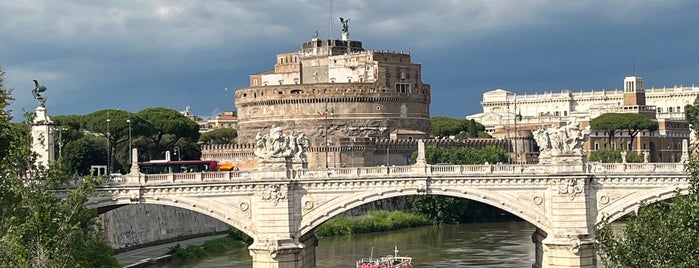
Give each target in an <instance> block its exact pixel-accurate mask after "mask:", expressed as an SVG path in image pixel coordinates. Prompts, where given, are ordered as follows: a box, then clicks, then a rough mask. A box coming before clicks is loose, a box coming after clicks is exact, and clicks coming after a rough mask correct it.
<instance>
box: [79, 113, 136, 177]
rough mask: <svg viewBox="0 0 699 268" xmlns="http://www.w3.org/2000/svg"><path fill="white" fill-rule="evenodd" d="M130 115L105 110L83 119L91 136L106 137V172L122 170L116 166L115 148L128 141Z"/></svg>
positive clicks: (119, 166) (120, 166)
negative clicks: (107, 152)
mask: <svg viewBox="0 0 699 268" xmlns="http://www.w3.org/2000/svg"><path fill="white" fill-rule="evenodd" d="M131 117H132V116H131V113H129V112H127V111H122V110H114V109H106V110H100V111H96V112H93V113H91V114H88V115H85V116H84V117H83V119H84V121H83V122H84V124H85V128H86V129H87V130H88V131H90V132H92V133H93V134H98V135H99V136H102V137H107V140H108V141H107V142H108V146H109V147H108V148H109V150H108V151H109V158H108V159H107V161H108V162H107V166H108V168H109V170H108V172H109V173H112V172H114V171H115V170H118V169H120V168H122V165H121V164H119V165H117V162H116V158H115V155H116V152H117V146H118V145H120V144H123V143H126V142H128V140H129V122H128V120H129V119H130V118H131Z"/></svg>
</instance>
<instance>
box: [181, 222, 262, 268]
mask: <svg viewBox="0 0 699 268" xmlns="http://www.w3.org/2000/svg"><path fill="white" fill-rule="evenodd" d="M250 244H252V239H251V238H250V237H248V236H247V235H245V234H243V233H242V232H240V231H238V230H235V229H234V230H231V231H230V232H229V233H228V236H226V237H222V238H217V239H212V240H208V241H206V242H204V243H203V244H201V245H200V246H189V247H186V248H183V247H182V246H180V244H177V245H176V246H174V247H172V248H170V251H169V252H168V254H169V255H171V256H172V259H171V260H170V262H171V263H173V264H183V263H191V262H196V261H198V260H201V259H204V258H206V257H208V256H217V255H221V254H224V253H226V252H228V251H230V250H232V249H236V248H242V247H247V246H248V245H250Z"/></svg>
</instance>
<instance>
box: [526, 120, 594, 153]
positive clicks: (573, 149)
mask: <svg viewBox="0 0 699 268" xmlns="http://www.w3.org/2000/svg"><path fill="white" fill-rule="evenodd" d="M532 134H533V135H534V140H535V141H536V144H537V145H538V146H539V162H540V163H551V161H549V159H551V158H552V157H560V156H563V157H582V156H584V155H585V150H584V149H583V144H584V143H585V141H586V140H587V139H588V138H589V136H590V127H589V126H588V127H586V128H585V129H580V127H578V125H577V124H575V123H574V122H572V121H570V122H568V124H567V125H565V126H561V127H556V126H550V127H542V128H540V129H537V130H535V131H534V132H532Z"/></svg>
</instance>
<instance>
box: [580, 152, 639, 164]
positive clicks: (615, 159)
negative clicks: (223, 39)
mask: <svg viewBox="0 0 699 268" xmlns="http://www.w3.org/2000/svg"><path fill="white" fill-rule="evenodd" d="M624 151H626V150H625V149H601V150H597V151H592V153H590V161H595V162H601V163H621V162H623V161H622V159H621V152H624ZM626 162H628V163H642V162H643V156H642V155H640V154H639V153H637V152H633V151H631V152H627V154H626Z"/></svg>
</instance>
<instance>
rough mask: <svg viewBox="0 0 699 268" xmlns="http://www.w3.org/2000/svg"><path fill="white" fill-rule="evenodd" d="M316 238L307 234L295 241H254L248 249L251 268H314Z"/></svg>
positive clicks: (312, 234) (311, 234)
mask: <svg viewBox="0 0 699 268" xmlns="http://www.w3.org/2000/svg"><path fill="white" fill-rule="evenodd" d="M317 246H318V238H316V236H315V234H314V233H308V234H306V235H304V236H303V237H301V238H300V239H299V240H298V242H295V241H293V240H292V241H271V240H264V241H262V240H261V239H260V240H255V243H253V244H252V245H251V246H250V247H249V248H248V249H249V250H250V256H252V267H253V268H315V266H316V255H315V254H316V251H315V248H316V247H317Z"/></svg>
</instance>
